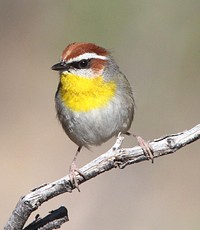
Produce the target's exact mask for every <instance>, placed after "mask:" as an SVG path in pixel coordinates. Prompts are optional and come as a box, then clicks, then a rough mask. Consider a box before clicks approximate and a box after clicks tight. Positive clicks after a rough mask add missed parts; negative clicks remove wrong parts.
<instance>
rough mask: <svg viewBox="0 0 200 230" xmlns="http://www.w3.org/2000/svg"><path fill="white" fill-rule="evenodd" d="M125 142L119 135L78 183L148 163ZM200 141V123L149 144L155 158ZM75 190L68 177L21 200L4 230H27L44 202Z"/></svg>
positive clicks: (135, 149)
mask: <svg viewBox="0 0 200 230" xmlns="http://www.w3.org/2000/svg"><path fill="white" fill-rule="evenodd" d="M123 139H124V137H122V136H121V135H119V136H118V138H117V140H116V142H115V144H114V145H113V146H112V148H111V149H110V150H108V151H107V152H106V153H104V154H102V155H101V156H99V157H98V158H96V159H95V160H93V161H91V162H90V163H88V164H87V165H85V166H84V167H82V168H81V169H80V171H81V172H82V173H83V174H84V178H83V177H81V176H80V175H77V180H78V183H79V184H82V183H84V182H85V181H87V180H90V179H92V178H94V177H95V176H97V175H99V174H101V173H104V172H105V171H108V170H111V169H113V168H116V167H119V168H121V169H122V168H124V167H126V166H127V165H131V164H134V163H139V162H141V161H145V160H148V158H147V156H146V155H145V154H144V153H143V150H142V149H141V147H139V146H136V147H133V148H121V144H122V142H123ZM198 139H200V124H199V125H197V126H195V127H194V128H192V129H190V130H186V131H183V132H181V133H177V134H171V135H168V136H165V137H162V138H159V139H156V140H154V141H152V142H150V143H149V144H150V146H151V148H152V149H153V153H154V157H155V158H157V157H160V156H164V155H167V154H171V153H174V152H176V151H177V150H179V149H180V148H182V147H184V146H185V145H188V144H190V143H192V142H194V141H196V140H198ZM73 189H74V185H72V184H71V182H70V180H69V176H68V175H67V176H65V177H63V178H61V179H59V180H57V181H55V182H52V183H49V184H45V185H42V186H40V187H38V188H35V189H33V190H32V192H31V193H29V194H27V195H26V196H24V197H22V198H21V199H20V200H19V202H18V203H17V205H16V207H15V210H14V211H13V213H12V215H11V217H10V219H9V220H8V222H7V224H6V226H5V227H4V230H13V229H15V230H16V229H20V230H21V229H23V226H24V224H25V223H26V221H27V219H28V217H29V216H30V214H31V213H32V212H33V211H35V210H36V209H37V208H38V207H39V206H40V205H41V204H42V203H43V202H45V201H48V200H49V199H52V198H53V197H55V196H58V195H60V194H62V193H65V192H72V190H73ZM46 229H47V228H46ZM49 229H53V228H49Z"/></svg>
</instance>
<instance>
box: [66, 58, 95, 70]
mask: <svg viewBox="0 0 200 230" xmlns="http://www.w3.org/2000/svg"><path fill="white" fill-rule="evenodd" d="M90 61H91V59H82V60H80V61H74V62H72V63H70V66H71V67H72V68H75V69H87V68H89V64H90Z"/></svg>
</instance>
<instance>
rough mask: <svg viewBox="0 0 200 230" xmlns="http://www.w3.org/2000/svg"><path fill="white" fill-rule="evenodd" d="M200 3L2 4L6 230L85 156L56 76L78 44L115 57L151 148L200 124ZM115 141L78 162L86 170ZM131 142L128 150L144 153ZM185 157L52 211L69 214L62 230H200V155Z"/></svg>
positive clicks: (1, 218) (118, 174)
mask: <svg viewBox="0 0 200 230" xmlns="http://www.w3.org/2000/svg"><path fill="white" fill-rule="evenodd" d="M199 12H200V2H199V1H198V0H197V1H186V0H183V1H173V0H164V1H155V0H143V1H139V0H134V1H110V2H109V1H104V0H103V1H93V0H85V1H63V0H60V1H55V0H48V1H39V0H36V1H27V0H26V1H25V0H21V1H0V18H1V20H0V40H1V42H0V50H1V55H0V70H1V75H0V81H1V84H0V106H1V110H0V112H1V119H0V140H1V144H0V154H1V162H0V182H1V196H0V207H1V208H0V229H2V228H3V226H4V224H5V222H6V220H7V219H8V217H9V215H10V213H11V211H12V210H13V208H14V206H15V204H16V203H17V201H18V199H19V197H20V196H21V195H23V194H26V193H28V192H29V191H30V189H32V188H34V187H36V186H38V185H41V184H43V183H47V182H51V181H54V180H56V179H58V178H60V177H62V176H64V175H66V173H67V172H68V167H69V164H70V162H71V160H72V158H73V155H74V152H75V151H76V148H77V147H76V145H75V144H74V143H72V142H71V141H70V140H69V139H68V138H67V136H66V135H65V134H64V132H63V131H62V129H61V127H60V125H59V123H58V121H57V119H56V116H55V109H54V93H55V90H56V87H57V84H58V77H57V74H56V73H55V72H53V71H51V69H50V67H51V66H52V65H53V64H55V63H56V62H57V61H58V60H59V57H60V54H61V51H62V50H63V49H64V48H65V46H66V45H67V44H69V43H71V42H74V41H86V42H95V43H97V44H99V45H101V46H103V47H105V48H108V49H110V50H111V51H112V52H113V55H114V57H115V59H116V60H117V62H118V64H119V65H120V69H121V70H122V71H123V72H124V73H125V74H126V75H127V77H128V79H129V80H130V83H131V85H132V86H133V88H134V92H135V98H136V102H137V111H136V116H135V120H134V123H133V126H132V128H131V131H132V132H135V133H137V134H140V135H142V136H143V137H144V138H145V139H153V138H157V137H160V136H162V135H165V134H169V133H176V132H179V131H182V130H184V129H189V128H191V127H192V126H194V125H196V124H198V123H199V117H200V106H199V104H200V102H199V101H200V92H199V85H200V77H199V73H200V64H199V63H200V42H199V41H200V26H199V25H200V14H199ZM113 143H114V139H113V140H111V141H109V142H108V143H106V144H104V145H103V146H101V147H98V148H93V150H92V151H91V152H89V151H88V150H84V151H83V152H82V154H81V155H80V156H79V158H78V162H77V164H78V165H79V166H80V167H81V166H83V165H84V164H86V163H87V162H89V161H90V160H92V159H94V158H95V157H97V156H98V155H99V154H100V153H102V152H104V151H105V150H107V149H108V148H109V147H110V146H111V145H112V144H113ZM135 144H136V143H135V141H134V142H133V140H132V139H131V138H126V141H125V143H124V146H132V145H135ZM199 148H200V145H199V142H196V143H194V144H192V145H190V146H187V147H186V148H184V149H182V150H180V151H179V152H178V153H176V154H174V155H171V156H167V157H163V158H159V159H156V160H155V164H153V165H152V164H151V163H150V162H145V163H141V164H138V165H134V166H130V167H127V168H126V169H124V170H117V169H116V170H112V171H110V172H108V173H105V174H103V175H101V176H99V177H97V178H95V179H93V180H91V181H89V182H87V183H85V184H83V185H81V187H80V188H81V193H78V192H77V191H74V192H73V193H72V194H64V195H62V196H60V197H57V198H55V199H53V200H51V201H49V202H48V203H46V204H44V205H43V206H42V207H41V208H40V210H38V211H36V212H35V213H34V214H33V215H32V219H33V218H34V216H35V215H36V213H40V214H41V215H44V214H46V213H47V212H48V211H50V210H52V209H55V208H57V207H59V206H60V205H65V206H66V207H67V208H68V209H69V216H70V222H69V223H67V224H66V225H64V226H63V227H62V228H61V229H73V230H78V229H87V230H93V229H96V230H100V229H115V230H119V229H120V230H121V229H125V230H130V229H140V230H146V229H153V230H160V229H162V230H165V229H182V230H188V229H193V230H194V229H199V227H200V218H199V214H200V199H199V194H200V180H199V178H200V167H199V165H200V152H199Z"/></svg>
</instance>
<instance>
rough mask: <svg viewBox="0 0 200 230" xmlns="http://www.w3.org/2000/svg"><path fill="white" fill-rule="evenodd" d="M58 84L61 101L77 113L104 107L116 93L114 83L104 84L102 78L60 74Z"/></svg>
mask: <svg viewBox="0 0 200 230" xmlns="http://www.w3.org/2000/svg"><path fill="white" fill-rule="evenodd" d="M60 82H61V87H60V90H59V93H60V97H61V100H62V101H63V103H64V105H65V106H67V107H68V108H70V109H71V110H72V111H77V112H87V111H90V110H92V109H97V108H100V107H102V106H105V105H106V104H107V103H108V102H109V101H110V99H111V98H112V97H113V96H114V95H115V91H116V83H115V82H114V81H110V82H105V81H104V79H103V77H102V76H98V77H95V78H85V77H80V76H77V75H74V74H71V73H69V74H62V75H61V79H60Z"/></svg>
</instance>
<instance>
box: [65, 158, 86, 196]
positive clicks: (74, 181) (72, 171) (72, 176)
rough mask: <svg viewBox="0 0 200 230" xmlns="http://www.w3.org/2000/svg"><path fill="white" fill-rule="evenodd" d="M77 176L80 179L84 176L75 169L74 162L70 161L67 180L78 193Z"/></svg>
mask: <svg viewBox="0 0 200 230" xmlns="http://www.w3.org/2000/svg"><path fill="white" fill-rule="evenodd" d="M77 175H80V176H81V177H83V178H84V179H85V176H84V175H83V173H82V172H81V171H80V170H79V169H78V168H77V166H76V164H75V161H72V163H71V165H70V168H69V179H70V181H71V183H72V185H74V186H75V188H77V189H78V191H79V192H80V188H79V183H78V180H77Z"/></svg>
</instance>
